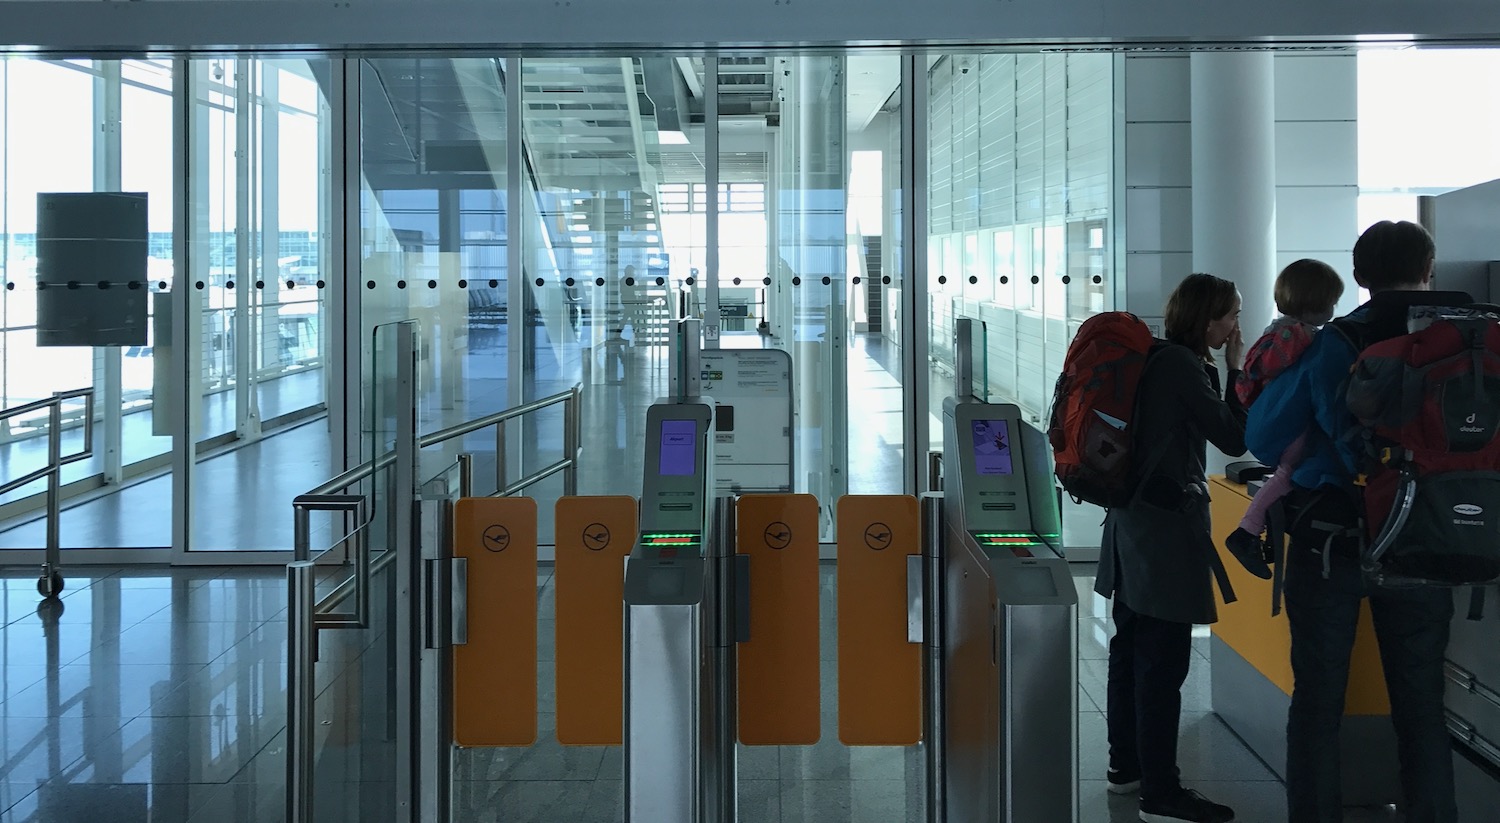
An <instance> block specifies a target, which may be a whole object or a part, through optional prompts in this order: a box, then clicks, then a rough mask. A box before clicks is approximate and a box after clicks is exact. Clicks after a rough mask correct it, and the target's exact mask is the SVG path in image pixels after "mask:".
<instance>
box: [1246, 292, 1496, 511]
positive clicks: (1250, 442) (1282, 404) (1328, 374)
mask: <svg viewBox="0 0 1500 823" xmlns="http://www.w3.org/2000/svg"><path fill="white" fill-rule="evenodd" d="M1472 302H1474V301H1473V298H1471V297H1469V296H1468V295H1467V294H1464V293H1462V292H1436V291H1430V292H1410V291H1388V292H1381V293H1379V294H1377V295H1375V296H1374V297H1373V298H1371V299H1370V301H1369V302H1368V303H1365V304H1364V305H1363V306H1360V307H1359V308H1357V309H1355V310H1354V311H1352V312H1350V313H1349V315H1348V318H1349V319H1350V320H1353V321H1355V322H1358V323H1361V324H1364V327H1365V329H1366V334H1365V341H1364V342H1365V345H1370V344H1371V343H1375V342H1378V341H1381V340H1388V339H1390V338H1392V337H1396V336H1398V335H1401V334H1405V333H1406V313H1407V309H1408V308H1410V307H1411V306H1467V305H1469V304H1470V303H1472ZM1358 356H1359V352H1358V351H1356V350H1355V348H1354V345H1353V344H1352V343H1351V342H1350V341H1349V340H1348V338H1346V337H1345V336H1344V335H1342V334H1340V333H1339V332H1337V331H1334V330H1331V329H1329V328H1327V327H1325V328H1324V329H1323V330H1322V331H1320V332H1318V334H1317V336H1316V337H1314V338H1313V342H1312V344H1311V345H1309V346H1308V348H1307V351H1305V352H1303V354H1302V356H1301V357H1300V358H1298V359H1297V362H1296V363H1293V364H1292V365H1291V366H1289V367H1288V368H1287V370H1286V371H1284V372H1282V373H1281V374H1279V375H1277V376H1276V377H1275V378H1274V379H1273V380H1272V381H1271V382H1270V384H1268V385H1267V386H1266V388H1265V390H1264V391H1262V392H1261V394H1260V397H1258V398H1257V399H1256V401H1255V404H1254V405H1252V406H1251V407H1250V416H1249V419H1248V421H1247V422H1246V425H1245V445H1246V446H1247V447H1248V448H1249V449H1250V452H1251V453H1252V454H1254V455H1255V457H1256V459H1258V460H1260V462H1262V463H1265V464H1266V465H1268V466H1274V465H1276V464H1277V463H1279V462H1280V460H1281V455H1282V453H1283V452H1285V451H1286V449H1287V447H1288V446H1290V445H1291V444H1292V441H1294V440H1296V439H1297V437H1298V436H1299V435H1301V434H1302V433H1303V432H1306V433H1307V447H1306V449H1305V450H1304V452H1303V458H1302V462H1301V463H1300V464H1298V466H1297V469H1296V471H1295V472H1293V473H1292V482H1293V483H1294V484H1296V485H1297V486H1299V487H1301V488H1304V489H1317V488H1321V487H1323V486H1335V487H1349V486H1351V485H1352V484H1353V480H1354V471H1355V468H1354V467H1355V462H1354V461H1355V455H1354V453H1353V451H1352V450H1351V449H1350V448H1349V446H1348V444H1347V442H1346V441H1345V440H1344V435H1345V434H1346V433H1347V432H1348V431H1349V429H1350V428H1351V427H1352V426H1354V425H1355V420H1354V416H1353V415H1351V414H1350V413H1349V407H1348V405H1347V403H1346V402H1345V397H1344V390H1345V388H1346V381H1347V379H1348V377H1349V369H1350V367H1351V366H1353V365H1354V361H1355V359H1356V358H1357V357H1358Z"/></svg>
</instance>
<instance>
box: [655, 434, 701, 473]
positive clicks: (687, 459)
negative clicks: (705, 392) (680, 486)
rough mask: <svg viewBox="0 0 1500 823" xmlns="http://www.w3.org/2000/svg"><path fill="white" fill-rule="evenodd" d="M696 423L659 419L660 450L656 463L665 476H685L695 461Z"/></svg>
mask: <svg viewBox="0 0 1500 823" xmlns="http://www.w3.org/2000/svg"><path fill="white" fill-rule="evenodd" d="M697 440H698V424H697V423H695V422H693V421H692V420H663V421H661V452H660V459H659V461H658V463H657V465H658V466H659V467H660V470H661V473H662V474H663V475H665V476H672V477H685V476H688V475H691V474H692V473H693V469H694V468H695V466H694V464H695V463H696V462H697V460H696V458H697V456H698V455H697V451H698V448H697Z"/></svg>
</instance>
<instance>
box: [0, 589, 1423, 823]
mask: <svg viewBox="0 0 1500 823" xmlns="http://www.w3.org/2000/svg"><path fill="white" fill-rule="evenodd" d="M89 574H90V575H92V576H91V577H89V578H88V579H84V578H82V577H79V578H75V579H73V581H72V587H71V588H70V590H69V591H68V592H67V594H66V596H65V598H64V604H65V606H66V610H65V612H64V613H63V615H62V617H61V619H60V620H59V621H58V623H57V625H56V626H55V627H49V626H47V625H46V624H44V623H43V622H42V621H41V620H40V619H39V617H38V616H37V615H36V613H35V600H36V599H35V594H34V592H33V590H32V580H31V577H30V575H29V574H28V575H11V576H10V577H8V578H3V579H0V585H3V588H0V607H3V609H4V614H3V619H4V621H5V626H4V628H3V630H0V652H3V657H0V727H3V732H4V733H3V737H0V823H62V822H63V821H66V823H77V822H78V821H101V822H102V821H110V823H116V822H117V821H118V822H119V823H136V822H137V821H147V820H150V821H174V822H176V821H189V822H190V823H200V822H201V823H252V822H253V823H272V822H273V821H280V820H282V819H284V818H283V809H284V802H285V801H284V791H285V788H284V787H285V757H286V752H285V733H284V728H285V709H284V706H285V695H284V689H285V674H284V661H285V655H286V624H285V622H284V620H285V618H284V608H285V605H286V589H285V582H284V574H283V572H282V570H280V569H267V570H248V571H247V570H227V571H226V570H222V569H212V570H201V569H200V570H191V569H176V570H170V571H167V570H160V571H152V570H139V569H137V570H128V569H127V570H121V569H90V570H89ZM342 574H343V570H340V569H333V570H329V572H328V573H327V574H326V575H325V577H324V580H323V584H322V585H323V587H324V588H325V589H326V588H327V587H329V586H330V585H331V584H332V583H333V582H335V579H336V578H339V577H341V576H342ZM835 574H836V570H835V569H834V568H833V567H832V566H824V567H823V569H822V576H823V581H822V587H821V589H822V591H823V601H822V603H821V615H822V619H821V627H820V633H821V637H822V642H823V650H824V652H823V656H824V668H823V685H822V697H823V705H824V707H825V708H824V711H823V740H822V742H820V743H818V744H817V745H814V746H800V747H781V748H742V749H741V751H740V781H739V795H740V811H741V819H742V820H744V821H746V822H747V823H778V822H779V821H804V820H805V821H818V823H846V822H847V823H854V822H855V821H858V822H859V823H866V822H868V823H889V821H902V820H905V821H919V820H921V819H922V815H923V799H922V798H923V792H924V779H925V778H924V775H923V769H922V765H921V764H922V756H921V752H920V750H919V749H916V748H912V749H903V748H868V749H864V748H861V749H852V748H847V747H844V746H842V745H840V744H839V743H838V741H837V735H836V726H835V720H836V715H835V708H834V696H835V695H836V693H837V683H836V682H835V677H836V673H837V670H836V667H835V659H834V652H835V647H834V645H833V644H834V626H833V615H834V614H835V605H836V604H835V602H834V591H835V586H834V581H835V578H834V576H835ZM537 583H538V595H539V600H540V606H541V614H542V617H543V620H542V622H541V623H540V629H539V634H540V637H539V641H540V649H541V657H542V660H541V663H540V667H539V683H538V686H539V690H540V695H541V712H542V717H541V727H542V734H541V738H540V740H539V742H538V743H536V744H535V745H533V746H531V747H530V748H526V749H505V750H500V749H484V750H464V751H459V752H456V753H455V763H454V766H455V776H456V780H455V784H454V788H453V801H454V809H455V814H454V819H455V820H456V821H459V823H481V822H486V823H531V822H532V821H534V822H535V823H558V822H560V821H568V822H569V823H572V821H584V822H585V823H588V822H590V821H597V822H598V823H613V822H614V821H618V820H620V819H621V817H622V815H621V811H620V807H619V804H620V797H621V795H620V769H621V758H620V752H619V749H617V748H576V747H566V748H565V747H562V746H559V745H558V744H557V742H556V740H555V739H554V738H553V736H552V729H553V728H554V726H553V722H552V712H553V711H554V704H553V700H552V694H553V691H552V682H553V675H554V668H553V664H552V660H553V657H552V653H551V650H552V638H553V626H554V620H553V583H552V579H551V574H550V570H548V569H545V568H544V569H543V570H542V573H541V574H540V575H539V576H538V580H537ZM1077 585H1078V588H1079V591H1080V593H1081V594H1082V595H1083V596H1082V600H1081V605H1080V609H1079V615H1080V617H1079V620H1080V623H1079V628H1080V631H1079V645H1080V649H1079V657H1080V663H1079V669H1080V678H1081V683H1080V687H1079V703H1080V712H1079V715H1080V728H1081V739H1080V741H1079V743H1080V746H1079V748H1080V754H1081V771H1082V775H1083V781H1082V784H1081V786H1080V798H1081V807H1082V810H1081V811H1082V813H1081V815H1080V820H1082V821H1085V823H1102V822H1103V821H1134V820H1135V819H1136V808H1135V806H1134V804H1133V803H1132V801H1131V800H1130V799H1129V798H1119V797H1114V796H1110V795H1108V794H1107V793H1106V792H1105V788H1104V781H1103V780H1102V778H1103V775H1104V768H1105V763H1104V759H1103V758H1104V718H1103V714H1102V713H1101V711H1100V706H1101V704H1102V701H1103V698H1104V695H1103V689H1104V676H1105V675H1104V673H1105V663H1104V658H1105V651H1106V645H1105V644H1106V642H1107V635H1108V631H1109V626H1108V620H1107V619H1106V617H1105V615H1106V614H1107V613H1108V612H1107V603H1106V602H1105V601H1104V600H1103V599H1101V598H1098V597H1095V596H1094V595H1092V594H1091V593H1090V587H1091V585H1092V579H1091V578H1089V577H1087V576H1080V577H1078V579H1077ZM393 596H394V591H393V589H391V588H390V587H385V588H383V589H382V588H380V587H377V593H376V597H375V598H374V604H375V609H376V611H375V617H376V623H375V625H377V626H382V625H388V623H389V612H387V611H385V609H386V608H388V606H389V603H390V599H391V597H393ZM323 638H324V639H323V640H322V641H321V642H320V645H321V654H322V656H321V658H320V660H319V663H318V667H317V672H316V674H317V689H318V703H317V711H318V714H317V726H316V728H317V745H316V756H317V764H316V773H317V781H316V785H317V790H316V791H315V804H316V807H317V814H316V817H315V819H316V820H317V821H318V822H319V823H334V822H335V821H338V823H345V822H347V823H356V821H357V822H358V823H383V821H387V820H391V819H393V814H394V813H393V806H394V804H393V802H392V798H393V796H394V795H393V791H394V790H393V788H392V787H393V782H392V781H393V778H394V765H393V760H392V757H391V754H392V743H391V741H390V739H389V734H388V731H389V728H390V727H389V725H388V722H389V715H388V712H389V711H390V709H391V708H392V697H391V695H392V693H393V691H394V690H393V689H392V688H391V686H390V682H391V681H390V680H389V678H390V676H391V672H390V665H389V664H390V657H389V651H390V650H389V646H388V641H389V638H390V635H389V633H387V632H383V631H377V630H373V629H372V630H370V631H336V632H325V633H324V634H323ZM1194 642H1195V646H1196V651H1195V654H1194V658H1193V666H1192V672H1191V674H1190V676H1189V679H1188V684H1187V687H1186V688H1185V689H1184V693H1183V712H1184V715H1183V728H1182V747H1181V755H1180V757H1181V766H1182V771H1183V777H1184V780H1185V781H1186V782H1187V783H1188V785H1190V786H1193V787H1196V788H1199V789H1201V790H1203V791H1204V792H1205V793H1206V794H1208V795H1209V796H1210V797H1213V798H1215V799H1217V800H1220V801H1222V802H1225V803H1228V804H1230V805H1231V806H1234V807H1235V808H1236V810H1237V811H1238V812H1239V819H1240V820H1245V821H1256V823H1260V822H1261V821H1267V822H1270V821H1277V820H1284V819H1285V810H1284V805H1283V801H1282V790H1281V786H1280V784H1279V783H1278V782H1276V779H1275V777H1274V776H1273V775H1272V773H1271V772H1270V770H1269V769H1267V768H1266V766H1265V765H1264V764H1263V763H1261V762H1260V761H1259V760H1257V759H1256V758H1255V756H1254V755H1252V754H1251V753H1250V752H1249V751H1248V750H1247V749H1246V748H1245V747H1244V746H1243V745H1242V744H1241V743H1240V741H1239V740H1238V739H1237V738H1236V737H1235V736H1234V735H1233V734H1232V733H1230V732H1229V730H1228V729H1227V728H1226V727H1225V726H1224V725H1223V724H1222V723H1220V722H1219V721H1218V719H1217V718H1216V717H1215V716H1214V715H1213V714H1212V707H1211V705H1210V702H1209V700H1210V697H1209V685H1208V684H1209V678H1208V670H1209V659H1208V658H1207V657H1206V654H1207V649H1208V645H1207V638H1206V637H1198V638H1196V639H1195V641H1194ZM1392 819H1395V818H1393V817H1392V816H1391V815H1390V814H1389V813H1387V812H1382V811H1365V812H1360V811H1355V810H1350V812H1349V813H1348V814H1347V815H1346V817H1345V820H1346V821H1350V823H1355V821H1376V820H1392Z"/></svg>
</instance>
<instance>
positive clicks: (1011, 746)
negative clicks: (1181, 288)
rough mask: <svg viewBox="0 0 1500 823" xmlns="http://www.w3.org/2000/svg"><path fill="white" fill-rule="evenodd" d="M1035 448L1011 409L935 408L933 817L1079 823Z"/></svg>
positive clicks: (1060, 585)
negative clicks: (939, 602)
mask: <svg viewBox="0 0 1500 823" xmlns="http://www.w3.org/2000/svg"><path fill="white" fill-rule="evenodd" d="M1047 449H1048V447H1047V443H1046V439H1045V436H1044V435H1043V434H1042V433H1041V432H1039V431H1038V430H1037V429H1036V428H1034V427H1033V426H1031V425H1030V424H1029V423H1027V422H1026V421H1025V420H1024V419H1023V418H1022V416H1021V413H1020V409H1018V408H1017V407H1016V406H1013V405H1010V404H993V403H983V402H979V401H976V400H972V399H965V398H960V397H951V398H948V399H947V400H946V401H945V402H944V404H943V467H944V474H945V477H944V484H943V515H944V516H943V525H942V529H941V541H942V546H941V548H940V551H939V555H940V557H941V558H942V564H941V565H942V567H943V574H944V579H943V587H942V588H943V598H944V599H945V601H946V602H945V604H944V607H943V613H944V619H943V627H942V643H941V645H942V658H943V683H944V685H943V689H942V693H943V712H942V720H941V721H940V722H941V723H942V734H941V736H940V737H939V739H940V740H941V741H942V748H943V751H942V756H941V763H942V765H941V768H940V771H941V773H942V777H941V778H940V779H941V780H942V784H943V798H942V803H943V805H944V807H945V808H944V811H945V817H944V819H946V820H948V821H953V823H979V821H1006V823H1030V822H1031V821H1042V820H1045V821H1076V820H1078V796H1077V787H1078V662H1077V661H1078V621H1077V616H1078V615H1077V612H1078V595H1077V591H1076V590H1075V589H1074V587H1073V580H1072V577H1071V575H1070V574H1069V571H1068V564H1067V561H1065V560H1064V559H1063V556H1062V546H1061V521H1060V515H1059V506H1058V497H1057V490H1056V486H1055V485H1054V483H1053V479H1052V472H1051V463H1050V460H1049V458H1048V451H1047Z"/></svg>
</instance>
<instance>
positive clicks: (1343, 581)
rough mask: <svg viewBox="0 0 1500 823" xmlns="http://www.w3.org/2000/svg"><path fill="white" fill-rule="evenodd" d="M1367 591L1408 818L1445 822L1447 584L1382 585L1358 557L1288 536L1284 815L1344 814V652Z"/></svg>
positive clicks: (1313, 821) (1312, 822) (1306, 818)
mask: <svg viewBox="0 0 1500 823" xmlns="http://www.w3.org/2000/svg"><path fill="white" fill-rule="evenodd" d="M1366 597H1368V598H1369V599H1370V611H1371V612H1372V613H1373V616H1374V618H1375V638H1376V641H1377V642H1378V644H1379V646H1380V660H1381V665H1382V667H1383V668H1384V670H1385V681H1386V688H1387V689H1388V691H1389V692H1390V697H1391V723H1392V724H1393V725H1394V726H1395V727H1396V742H1397V754H1398V755H1399V757H1400V761H1401V789H1402V794H1403V796H1404V798H1405V802H1404V803H1403V804H1402V805H1403V807H1404V809H1403V810H1404V811H1405V814H1406V820H1407V823H1453V822H1454V821H1456V820H1457V819H1458V811H1457V809H1456V807H1455V805H1454V799H1453V753H1452V748H1451V743H1450V742H1449V739H1448V729H1447V725H1446V722H1445V721H1444V717H1443V655H1444V652H1445V651H1446V650H1447V647H1448V629H1449V623H1450V621H1451V620H1452V619H1453V593H1452V592H1451V591H1450V590H1448V589H1443V588H1435V587H1432V588H1413V589H1386V588H1381V587H1378V586H1374V585H1372V584H1370V583H1367V582H1366V580H1365V578H1364V573H1363V572H1362V571H1361V570H1360V568H1359V562H1358V561H1357V560H1355V559H1354V558H1352V557H1349V556H1347V555H1343V554H1339V553H1337V552H1334V553H1333V556H1332V558H1331V565H1330V568H1329V574H1328V578H1327V579H1324V577H1323V558H1322V556H1321V555H1319V554H1315V553H1314V552H1313V550H1312V549H1311V548H1310V547H1308V546H1306V545H1298V544H1297V543H1296V542H1295V541H1294V542H1293V545H1292V547H1291V550H1290V551H1289V552H1288V553H1287V577H1286V613H1287V618H1288V620H1289V621H1290V624H1291V633H1292V675H1293V678H1294V680H1295V686H1294V688H1293V689H1292V708H1291V711H1290V713H1289V716H1288V718H1287V729H1286V737H1287V757H1286V778H1287V779H1286V793H1287V812H1288V817H1287V820H1288V823H1338V822H1339V821H1340V820H1342V819H1343V809H1342V806H1343V801H1342V797H1341V786H1340V764H1339V724H1340V722H1341V721H1342V719H1343V716H1344V693H1345V690H1346V689H1347V687H1348V683H1349V654H1350V651H1351V650H1352V649H1353V648H1354V632H1355V627H1356V626H1357V625H1358V621H1359V607H1360V602H1361V601H1362V600H1363V599H1364V598H1366Z"/></svg>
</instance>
